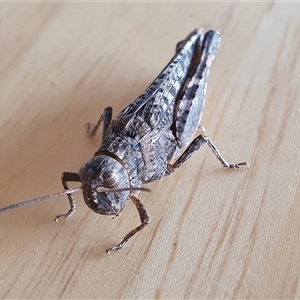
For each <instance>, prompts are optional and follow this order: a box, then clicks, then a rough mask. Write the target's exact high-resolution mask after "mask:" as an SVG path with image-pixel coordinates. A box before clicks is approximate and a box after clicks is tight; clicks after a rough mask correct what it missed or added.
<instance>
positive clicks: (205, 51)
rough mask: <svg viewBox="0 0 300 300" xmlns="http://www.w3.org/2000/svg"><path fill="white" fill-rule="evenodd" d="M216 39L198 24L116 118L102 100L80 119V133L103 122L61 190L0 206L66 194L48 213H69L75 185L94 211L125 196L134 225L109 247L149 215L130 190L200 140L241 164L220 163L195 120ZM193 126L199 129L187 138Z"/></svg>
mask: <svg viewBox="0 0 300 300" xmlns="http://www.w3.org/2000/svg"><path fill="white" fill-rule="evenodd" d="M219 44H220V36H219V33H218V32H216V31H213V30H210V31H208V32H207V33H205V35H204V34H203V33H202V30H194V31H193V32H192V33H190V34H189V35H188V36H187V37H186V38H185V39H184V40H182V41H180V42H179V43H178V44H177V46H176V51H175V55H174V57H173V58H172V59H171V61H170V62H169V63H168V65H167V66H166V67H165V68H164V69H163V71H162V72H161V73H160V74H159V75H158V77H157V78H156V79H155V80H154V81H153V82H152V83H151V85H150V86H149V87H148V88H147V89H146V91H145V92H144V93H143V94H141V95H140V96H139V97H138V98H137V99H136V100H135V101H134V102H132V103H131V104H130V105H129V106H127V107H126V108H125V109H124V110H123V111H121V112H120V113H119V114H118V116H117V117H116V119H114V120H112V108H111V107H107V108H105V109H104V112H103V114H102V115H101V116H100V118H99V120H98V122H97V123H96V124H95V125H93V124H92V123H88V124H86V125H85V126H86V129H87V133H88V135H89V136H91V137H93V136H94V135H95V134H96V132H97V130H98V129H99V127H100V125H101V124H103V135H102V143H101V145H100V147H99V149H98V150H97V151H96V153H95V155H94V157H93V158H92V159H91V160H90V161H88V162H87V163H85V164H83V165H82V167H81V168H80V170H79V172H78V173H74V172H63V174H62V184H63V186H64V188H65V191H64V192H60V193H57V194H52V195H48V196H44V197H40V198H36V199H32V200H29V201H24V202H21V203H18V204H14V205H11V206H9V207H5V208H3V209H0V212H3V211H6V210H9V209H13V208H15V207H18V206H23V205H27V204H31V203H33V202H38V201H42V200H45V199H48V198H50V197H53V196H59V195H63V194H67V196H68V199H69V203H70V209H69V210H68V211H67V212H66V213H63V214H60V215H58V216H56V218H55V221H56V222H57V221H58V220H59V219H61V218H66V219H67V218H69V217H70V216H71V215H72V214H73V213H74V212H75V210H76V202H75V199H74V197H73V193H74V192H77V191H79V190H82V192H83V198H84V201H85V203H86V204H87V206H88V207H89V208H90V209H91V210H92V211H94V212H96V213H98V214H101V215H112V216H117V215H119V214H120V213H121V212H122V210H123V208H124V206H125V203H126V202H127V201H128V200H129V199H130V200H132V202H133V203H134V204H135V206H136V208H137V210H138V213H139V216H140V220H141V224H140V225H139V226H138V227H136V228H134V229H133V230H131V231H130V232H129V233H128V234H127V235H126V236H125V237H124V239H123V240H122V241H121V242H120V243H119V244H118V245H116V246H113V247H111V248H109V249H107V250H106V252H107V253H110V252H111V251H114V250H119V249H121V248H123V247H124V246H125V244H126V243H127V242H128V240H130V239H131V238H132V237H133V236H134V235H135V234H136V233H137V232H139V231H141V230H142V229H143V228H145V226H147V225H148V224H149V223H150V221H151V218H150V215H149V213H148V211H147V209H146V207H145V206H144V204H143V203H142V201H141V200H140V199H139V197H138V195H139V192H140V190H143V188H141V186H142V184H146V183H149V182H152V181H156V180H160V179H161V178H162V177H163V176H167V175H171V174H172V173H173V172H174V171H176V170H177V169H178V168H179V167H180V166H181V165H182V164H183V163H185V162H186V161H187V160H188V159H189V158H190V157H191V155H192V154H193V153H194V152H195V151H197V150H198V149H199V148H200V147H201V146H202V145H205V144H207V145H208V146H209V148H210V149H211V150H212V151H213V153H214V154H215V156H216V157H217V159H218V160H219V161H220V162H221V164H222V165H223V166H224V167H225V168H229V169H237V168H239V167H240V166H247V167H249V164H248V163H247V162H241V163H237V164H229V163H228V162H226V160H225V159H224V158H223V157H222V155H221V154H220V152H219V151H218V149H217V148H216V146H215V145H214V144H213V142H212V141H211V139H209V138H208V137H207V136H205V135H204V129H203V127H202V126H200V125H199V123H200V119H201V116H202V112H203V107H204V99H205V94H206V86H207V79H208V75H209V70H210V67H211V63H212V61H213V60H214V57H215V55H216V52H217V49H218V47H219ZM198 129H202V132H201V133H200V134H199V135H198V136H197V137H195V138H194V135H195V133H196V131H197V130H198ZM68 182H80V183H81V187H79V188H77V189H73V190H70V189H69V187H68ZM144 190H145V189H144Z"/></svg>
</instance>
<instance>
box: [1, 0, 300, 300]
mask: <svg viewBox="0 0 300 300" xmlns="http://www.w3.org/2000/svg"><path fill="white" fill-rule="evenodd" d="M299 11H300V5H299V3H289V4H287V3H275V2H271V3H252V4H251V3H172V4H171V3H1V4H0V20H1V23H0V26H1V34H0V72H1V77H0V83H1V96H0V144H1V155H0V167H1V173H0V176H1V177H0V184H1V187H0V191H1V192H0V195H1V196H0V206H1V207H3V206H7V205H9V204H12V203H16V202H19V201H22V200H26V199H30V198H35V197H38V196H42V195H46V194H49V193H54V192H57V191H60V190H62V186H61V182H60V176H61V173H62V172H63V171H74V172H76V171H78V169H79V167H80V165H81V164H82V163H84V162H86V161H87V160H88V159H89V158H91V157H92V155H93V153H94V152H95V151H96V149H97V146H98V145H99V142H100V135H97V136H96V137H95V138H94V139H90V138H89V137H87V136H86V134H85V131H84V128H83V125H84V124H85V123H86V122H88V121H91V122H94V121H96V120H97V118H98V117H99V116H100V114H101V113H102V111H103V109H104V108H105V107H106V106H109V105H110V106H113V108H114V116H115V115H116V114H117V113H118V112H119V111H120V110H121V109H122V108H124V107H125V106H126V105H128V104H129V103H130V102H132V101H133V100H134V99H135V98H136V97H137V96H138V95H139V94H140V93H141V92H143V91H144V89H145V88H146V87H147V86H148V85H149V84H150V83H151V82H152V80H153V79H154V78H155V77H156V76H157V74H158V73H159V72H160V71H161V69H162V68H163V67H164V66H165V65H166V64H167V62H168V61H169V60H170V58H171V57H172V55H173V53H174V49H175V45H176V43H177V42H178V41H179V40H181V39H182V38H184V37H185V36H186V35H187V34H189V33H190V32H191V31H192V30H193V29H195V28H199V27H203V28H204V29H205V30H208V29H215V30H218V31H219V32H220V33H221V46H220V49H219V52H218V54H217V56H216V59H215V61H214V62H213V65H212V69H211V73H210V74H211V75H210V79H209V82H208V92H207V98H206V106H205V111H204V116H203V119H202V122H201V124H202V125H203V126H205V127H206V134H207V135H208V136H209V137H210V138H211V139H212V140H213V141H214V142H215V143H216V145H217V146H218V148H219V149H220V151H221V152H222V154H223V155H224V157H225V158H226V159H227V160H228V161H229V162H239V161H243V160H248V161H249V162H250V163H251V168H250V169H249V170H246V169H243V168H242V169H240V170H237V171H232V170H225V169H223V168H222V166H221V165H220V163H219V162H218V161H217V160H216V159H215V157H214V155H213V154H212V153H211V151H210V150H209V148H208V147H203V149H201V150H200V151H198V152H197V153H196V154H195V155H194V156H193V157H192V159H191V160H190V161H189V162H188V163H187V164H185V165H184V166H183V167H182V168H180V169H179V170H178V171H177V172H176V173H175V174H174V175H173V176H172V177H169V178H164V179H163V180H162V181H160V182H157V183H153V184H151V185H149V186H150V188H151V193H149V194H147V193H142V194H141V199H142V200H143V202H144V204H145V205H146V207H147V208H148V210H149V212H150V214H151V217H152V222H151V224H150V225H149V226H148V227H147V228H146V229H145V230H144V231H143V232H141V233H139V234H138V235H137V236H135V237H134V238H133V239H132V240H131V241H130V242H129V243H128V245H127V246H126V247H125V248H124V249H123V250H121V251H119V252H116V253H112V254H110V255H107V254H106V253H105V249H106V248H107V247H110V246H112V245H115V244H116V243H118V242H120V240H121V239H122V237H123V236H124V235H125V234H126V233H128V231H129V230H130V229H132V228H133V227H134V226H136V225H138V224H139V216H138V213H137V211H136V209H135V207H134V205H133V204H132V203H128V204H127V206H126V209H125V210H124V212H123V213H122V214H121V215H120V216H119V217H118V218H116V219H111V218H109V217H105V216H100V215H96V214H94V213H93V212H91V211H90V210H89V209H88V208H87V207H86V205H85V204H84V202H83V199H82V195H81V194H80V193H78V194H76V195H75V197H76V199H77V203H78V208H77V212H76V213H75V214H74V215H73V216H72V217H71V218H70V219H68V220H66V221H65V220H61V221H60V222H59V224H55V223H54V222H53V219H54V217H55V216H56V215H57V214H59V213H62V212H65V211H66V210H67V209H68V201H67V198H66V197H62V198H57V199H53V200H49V201H47V202H44V203H40V204H35V205H32V206H30V207H26V208H20V209H16V210H14V211H10V212H7V213H3V214H1V216H0V228H1V230H0V247H1V251H0V298H1V299H4V298H26V299H29V298H31V299H33V298H36V299H38V298H40V299H41V298H53V299H54V298H68V299H71V298H78V299H84V298H85V299H88V298H93V299H96V298H98V299H100V298H107V299H108V298H111V299H113V298H114V299H117V298H119V299H121V298H122V299H125V298H136V299H137V298H139V299H142V298H148V299H152V298H165V299H167V298H168V299H171V298H181V299H182V298H215V299H217V298H218V299H224V298H239V299H241V298H257V299H258V298H260V299H262V298H277V299H279V298H282V299H283V298H285V299H287V298H294V299H297V298H298V299H299V298H300V283H299V276H300V233H299V229H300V184H299V178H300V171H299V163H300V156H299V152H300V134H299V130H300V56H299V49H300V34H299V32H300V18H299ZM72 186H74V187H75V186H76V184H74V185H72Z"/></svg>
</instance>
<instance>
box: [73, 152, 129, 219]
mask: <svg viewBox="0 0 300 300" xmlns="http://www.w3.org/2000/svg"><path fill="white" fill-rule="evenodd" d="M79 176H80V178H81V181H82V191H83V197H84V201H85V203H86V204H87V206H88V207H89V208H90V209H91V210H93V211H94V212H96V213H98V214H101V215H118V214H119V213H120V212H121V211H122V210H123V207H124V205H125V202H126V201H127V200H128V199H129V194H130V192H129V191H122V192H101V188H105V189H120V188H128V187H129V186H130V182H129V178H128V174H127V172H126V170H125V168H124V166H123V165H122V164H121V163H120V162H118V161H117V160H116V159H114V158H112V157H110V156H106V155H99V156H95V157H93V158H92V159H91V160H90V161H89V162H87V163H85V164H84V165H83V166H82V167H81V168H80V170H79Z"/></svg>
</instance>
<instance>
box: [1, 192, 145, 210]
mask: <svg viewBox="0 0 300 300" xmlns="http://www.w3.org/2000/svg"><path fill="white" fill-rule="evenodd" d="M82 189H83V187H82V186H80V187H78V188H76V189H71V190H65V191H63V192H58V193H55V194H50V195H46V196H42V197H38V198H34V199H31V200H26V201H23V202H19V203H16V204H12V205H9V206H6V207H3V208H0V214H1V213H3V212H5V211H9V210H12V209H15V208H17V207H22V206H26V205H30V204H33V203H37V202H41V201H44V200H47V199H50V198H54V197H59V196H63V195H67V194H73V193H76V192H79V191H81V190H82ZM94 190H95V191H96V192H97V193H117V192H124V191H145V192H150V189H147V188H140V187H128V188H120V189H108V188H104V187H100V186H99V187H96V188H95V189H94Z"/></svg>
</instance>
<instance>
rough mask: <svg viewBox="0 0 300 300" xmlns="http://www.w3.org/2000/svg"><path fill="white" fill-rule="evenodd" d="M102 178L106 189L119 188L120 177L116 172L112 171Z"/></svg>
mask: <svg viewBox="0 0 300 300" xmlns="http://www.w3.org/2000/svg"><path fill="white" fill-rule="evenodd" d="M102 176H103V181H104V186H105V187H110V188H114V187H117V183H118V181H119V178H120V175H119V173H118V172H117V171H116V170H112V171H111V172H104V173H103V175H102Z"/></svg>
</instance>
